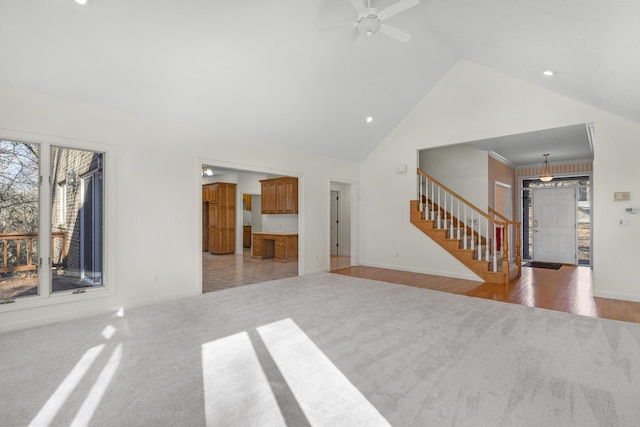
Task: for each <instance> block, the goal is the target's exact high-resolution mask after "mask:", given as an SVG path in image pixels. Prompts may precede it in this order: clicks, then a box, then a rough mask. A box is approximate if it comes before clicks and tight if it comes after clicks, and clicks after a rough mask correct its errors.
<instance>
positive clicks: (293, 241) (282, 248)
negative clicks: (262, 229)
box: [251, 233, 298, 262]
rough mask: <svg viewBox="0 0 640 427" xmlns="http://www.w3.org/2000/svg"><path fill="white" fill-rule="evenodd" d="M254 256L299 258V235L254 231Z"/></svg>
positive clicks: (280, 259) (278, 259)
mask: <svg viewBox="0 0 640 427" xmlns="http://www.w3.org/2000/svg"><path fill="white" fill-rule="evenodd" d="M251 257H252V258H261V259H265V258H273V259H274V260H275V261H280V262H291V261H297V260H298V235H297V234H293V233H253V248H252V249H251Z"/></svg>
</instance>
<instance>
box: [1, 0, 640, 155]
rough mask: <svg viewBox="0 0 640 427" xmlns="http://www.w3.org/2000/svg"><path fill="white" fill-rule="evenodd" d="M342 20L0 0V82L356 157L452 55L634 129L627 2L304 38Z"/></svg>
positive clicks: (271, 5)
mask: <svg viewBox="0 0 640 427" xmlns="http://www.w3.org/2000/svg"><path fill="white" fill-rule="evenodd" d="M394 2H395V0H372V6H374V7H376V8H378V9H384V8H385V7H387V6H389V5H391V4H393V3H394ZM355 18H356V13H355V10H354V9H353V7H352V5H351V4H350V2H349V0H317V1H309V0H307V1H300V0H279V1H277V2H268V1H264V0H93V3H92V4H91V5H90V6H89V7H80V6H77V5H76V4H75V3H74V2H73V1H72V0H0V58H2V62H1V66H0V84H1V85H7V86H12V87H17V88H22V89H26V90H31V91H36V92H41V93H45V94H50V95H54V96H60V97H64V98H69V99H73V100H78V101H83V102H88V103H92V104H97V105H102V106H107V107H111V108H116V109H121V110H125V111H129V112H133V113H137V114H143V115H146V116H149V117H152V118H155V119H158V120H162V121H163V122H165V123H169V124H175V125H179V126H188V127H190V128H192V129H197V130H201V131H205V132H209V134H210V135H212V137H213V138H216V137H218V138H224V137H225V136H227V135H233V137H234V138H237V139H247V140H253V141H257V142H263V143H269V144H277V145H281V146H286V147H290V148H295V149H300V150H305V151H309V152H312V153H314V154H322V155H326V156H330V157H335V158H342V159H346V160H351V161H355V162H360V161H362V160H363V159H364V158H365V157H366V156H367V155H368V154H369V153H370V152H371V151H372V150H373V148H374V147H375V146H376V145H378V144H379V143H380V142H381V141H382V140H383V139H384V138H385V137H386V136H387V135H388V134H389V132H390V131H391V130H392V129H393V128H394V127H395V126H396V125H397V124H398V123H399V122H400V120H402V118H403V117H405V116H406V115H407V113H408V112H409V111H410V110H411V109H412V108H413V107H414V106H415V105H416V103H417V102H418V101H419V100H420V99H422V98H423V97H424V96H425V95H426V94H427V93H428V92H429V90H430V89H431V88H432V87H433V86H434V85H435V84H436V83H437V82H438V81H439V80H440V79H441V78H442V76H443V75H444V74H446V72H447V71H448V70H449V69H450V68H451V67H452V66H453V65H454V64H455V63H456V62H457V61H458V60H459V59H460V58H467V59H469V60H472V61H475V62H477V63H480V64H483V65H486V66H489V67H492V68H494V69H496V70H499V71H501V72H504V73H508V74H510V75H513V76H515V77H517V78H520V79H523V80H525V81H529V82H531V83H533V84H536V85H540V86H542V87H545V88H547V89H549V90H552V91H555V92H558V93H560V94H563V95H566V96H568V97H571V98H573V99H576V100H578V101H581V102H584V103H587V104H590V105H593V106H595V107H598V108H601V109H604V110H607V111H609V112H611V113H614V114H617V115H619V116H622V117H625V118H627V119H630V120H632V121H635V122H638V123H640V84H638V76H639V75H640V69H639V68H640V54H639V52H640V49H639V48H640V25H639V24H638V22H639V18H640V1H638V0H626V1H625V0H518V1H514V0H483V1H478V0H422V2H421V4H420V5H419V6H417V7H414V8H412V9H410V10H408V11H406V12H404V13H402V14H399V15H396V16H393V17H391V18H389V19H388V20H387V21H386V22H387V23H388V24H390V25H393V26H394V27H397V28H398V29H401V30H403V31H406V32H408V33H410V34H411V35H412V36H413V38H412V39H411V40H410V41H409V42H408V43H406V44H405V43H400V42H398V41H396V40H393V39H391V38H389V37H387V36H385V35H384V34H377V35H375V36H374V37H371V38H366V37H364V36H360V37H354V36H356V34H357V33H356V32H355V30H344V31H335V32H319V31H317V28H318V27H320V26H324V25H330V24H335V23H341V22H347V21H352V20H354V19H355ZM545 67H551V68H553V69H555V70H557V72H558V75H557V76H556V77H555V78H553V79H548V78H544V77H543V76H542V75H541V71H542V69H543V68H545ZM369 115H372V116H373V117H374V122H373V123H372V124H366V123H365V118H366V117H367V116H369Z"/></svg>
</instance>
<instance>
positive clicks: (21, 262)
mask: <svg viewBox="0 0 640 427" xmlns="http://www.w3.org/2000/svg"><path fill="white" fill-rule="evenodd" d="M56 239H62V247H61V249H62V254H61V255H62V256H61V257H60V259H59V262H56V263H53V264H52V266H53V267H62V266H63V265H64V262H65V259H66V258H67V235H66V233H65V232H64V231H55V232H53V233H51V253H54V249H55V243H56ZM37 240H38V233H4V234H0V246H1V248H2V265H0V273H12V272H16V271H35V270H37V269H38V260H34V259H33V254H34V250H33V248H34V245H37V243H34V242H37ZM10 242H15V243H14V244H11V243H10ZM25 251H26V253H25Z"/></svg>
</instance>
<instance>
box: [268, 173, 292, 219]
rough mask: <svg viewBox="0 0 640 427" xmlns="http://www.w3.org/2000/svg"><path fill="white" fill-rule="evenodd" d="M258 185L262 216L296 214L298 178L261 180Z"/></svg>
mask: <svg viewBox="0 0 640 427" xmlns="http://www.w3.org/2000/svg"><path fill="white" fill-rule="evenodd" d="M260 184H261V189H262V198H261V202H262V206H261V207H262V213H263V214H297V213H298V178H293V177H290V176H283V177H279V178H271V179H263V180H261V181H260Z"/></svg>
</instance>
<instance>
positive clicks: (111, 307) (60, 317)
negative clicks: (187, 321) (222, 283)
mask: <svg viewBox="0 0 640 427" xmlns="http://www.w3.org/2000/svg"><path fill="white" fill-rule="evenodd" d="M198 295H202V291H200V292H194V291H190V292H180V293H177V294H171V295H167V296H164V297H160V298H151V299H143V300H135V301H127V303H126V304H113V303H109V304H105V305H100V306H94V307H90V308H80V309H77V310H73V311H68V310H64V311H63V310H60V311H62V312H56V313H54V314H48V315H44V316H40V317H33V315H34V314H36V313H38V311H46V310H47V308H51V307H56V308H60V307H62V305H56V306H52V305H50V306H42V307H34V308H26V309H24V312H28V313H29V316H30V317H28V318H26V319H15V320H10V321H4V322H0V333H5V332H11V331H17V330H20V329H28V328H34V327H39V326H46V325H50V324H54V323H59V322H66V321H70V320H77V319H83V318H86V317H92V316H99V315H101V314H106V313H115V312H116V311H118V310H119V309H120V308H121V307H124V308H125V310H127V309H131V308H135V307H142V306H145V305H151V304H158V303H161V302H166V301H171V300H177V299H182V298H188V297H193V296H198ZM90 301H95V300H90ZM112 301H113V300H112ZM81 303H82V302H77V303H75V304H81ZM13 313H15V312H13Z"/></svg>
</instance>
